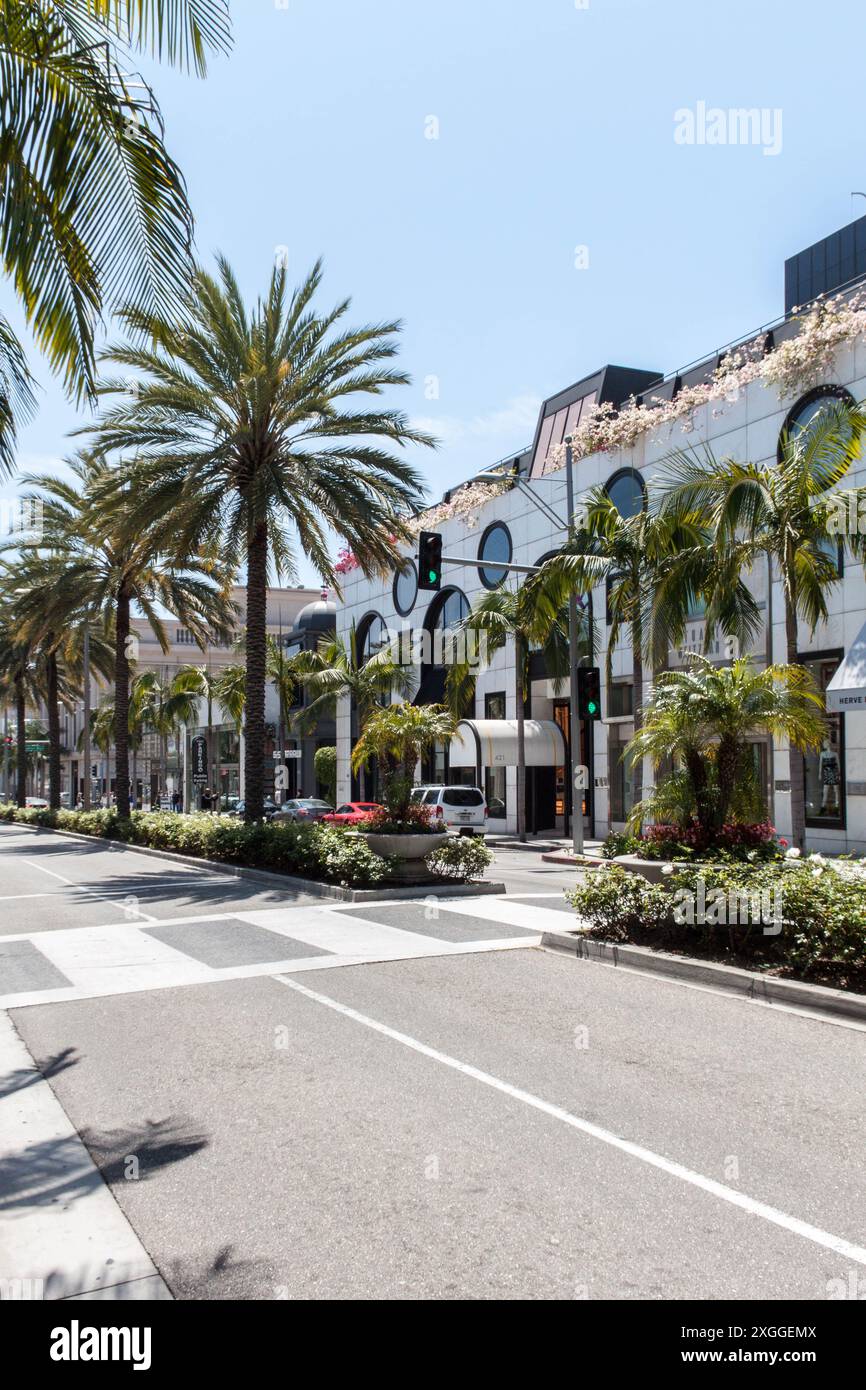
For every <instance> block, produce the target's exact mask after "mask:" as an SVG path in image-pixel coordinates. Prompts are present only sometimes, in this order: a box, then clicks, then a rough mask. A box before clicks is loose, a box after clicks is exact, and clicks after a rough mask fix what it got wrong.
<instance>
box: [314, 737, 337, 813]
mask: <svg viewBox="0 0 866 1390" xmlns="http://www.w3.org/2000/svg"><path fill="white" fill-rule="evenodd" d="M313 766H314V767H315V770H316V780H317V782H319V783H320V784H321V785H322V786H323V787H324V789H325V800H326V801H330V803H331V805H332V806H336V804H337V750H336V748H335V747H334V746H333V744H330V745H328V746H327V747H325V748H317V749H316V752H315V756H314V758H313Z"/></svg>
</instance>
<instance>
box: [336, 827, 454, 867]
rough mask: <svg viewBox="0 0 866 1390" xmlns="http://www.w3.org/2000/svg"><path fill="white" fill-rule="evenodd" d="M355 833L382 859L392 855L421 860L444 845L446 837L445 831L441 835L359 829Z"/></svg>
mask: <svg viewBox="0 0 866 1390" xmlns="http://www.w3.org/2000/svg"><path fill="white" fill-rule="evenodd" d="M357 834H358V835H359V836H360V837H361V839H362V840H366V841H367V844H368V846H369V848H370V849H371V850H372V851H373V853H374V854H381V856H382V858H383V859H388V858H391V857H392V856H393V857H395V858H397V859H407V860H416V859H417V860H421V861H422V862H423V860H424V858H425V856H426V855H428V854H430V853H431V852H432V851H433V850H434V849H438V848H439V846H440V845H444V843H445V841H446V840H447V839H448V835H447V833H444V832H443V833H442V834H441V835H376V834H374V833H370V832H369V831H363V830H359V831H358V832H357Z"/></svg>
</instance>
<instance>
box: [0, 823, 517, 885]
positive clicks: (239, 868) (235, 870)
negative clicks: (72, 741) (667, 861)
mask: <svg viewBox="0 0 866 1390" xmlns="http://www.w3.org/2000/svg"><path fill="white" fill-rule="evenodd" d="M9 824H10V825H12V826H14V828H15V830H27V831H29V832H30V834H32V835H64V836H65V837H66V838H67V839H68V840H77V841H83V842H84V844H88V845H94V844H96V845H99V844H101V845H106V846H109V847H112V848H114V847H116V848H117V849H128V850H130V851H131V852H132V853H133V854H147V855H150V856H152V858H154V859H166V860H168V862H169V863H173V864H184V865H189V866H190V867H191V868H194V869H197V868H205V869H210V870H211V871H212V872H213V873H217V874H225V875H226V877H227V878H239V879H246V880H247V881H249V882H250V883H262V884H264V885H266V886H267V887H269V888H286V889H291V890H296V891H298V892H302V893H307V894H308V895H309V896H310V897H313V898H331V899H333V900H335V901H336V902H341V903H367V902H386V901H388V899H391V898H429V897H437V898H477V897H481V896H485V895H487V894H495V893H504V892H505V891H506V890H505V884H504V883H488V882H486V881H485V882H482V883H451V884H449V883H445V884H442V883H428V884H426V885H425V884H418V885H413V886H407V887H405V888H341V887H340V886H339V884H336V883H319V882H318V881H317V880H316V879H312V878H296V877H294V876H293V875H292V874H280V873H277V872H276V871H271V870H269V869H247V868H245V867H244V866H243V865H241V864H223V863H222V862H221V861H220V860H218V859H201V858H197V857H196V855H194V854H177V853H175V851H174V850H169V849H152V848H151V847H150V846H149V845H135V844H130V843H128V842H127V841H126V840H108V839H103V837H102V836H100V835H79V834H78V832H77V831H75V830H53V829H51V828H50V827H49V826H44V825H20V824H18V823H17V822H15V821H10V822H9Z"/></svg>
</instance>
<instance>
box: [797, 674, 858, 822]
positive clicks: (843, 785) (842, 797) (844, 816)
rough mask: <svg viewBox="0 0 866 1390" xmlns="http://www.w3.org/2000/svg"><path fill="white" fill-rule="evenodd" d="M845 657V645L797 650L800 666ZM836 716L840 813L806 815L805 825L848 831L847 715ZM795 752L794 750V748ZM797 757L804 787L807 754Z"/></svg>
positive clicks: (799, 754)
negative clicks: (804, 650)
mask: <svg viewBox="0 0 866 1390" xmlns="http://www.w3.org/2000/svg"><path fill="white" fill-rule="evenodd" d="M844 657H845V649H844V647H829V648H827V649H826V650H824V651H820V652H797V655H796V658H795V660H796V663H797V665H798V666H807V665H809V663H810V662H813V661H833V660H836V661H839V662H841V661H843V660H844ZM835 717H836V718H837V719H838V721H839V815H838V816H835V817H834V818H833V819H832V820H831V819H830V818H829V817H827V816H808V815H807V816H806V817H805V825H806V829H807V830H842V831H844V832H845V834H847V833H848V787H847V773H848V769H847V765H846V761H845V715H844V714H843V713H842V712H841V711H838V712H836V714H835ZM792 753H793V750H792ZM796 756H797V757H800V758H802V760H803V789H804V792H805V785H806V755H805V753H798V754H797V755H796Z"/></svg>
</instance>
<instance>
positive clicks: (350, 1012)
mask: <svg viewBox="0 0 866 1390" xmlns="http://www.w3.org/2000/svg"><path fill="white" fill-rule="evenodd" d="M274 979H275V980H278V981H279V983H280V984H281V985H286V987H287V988H288V989H293V990H295V991H296V993H298V994H303V995H304V996H305V997H306V998H307V999H312V1000H313V1001H314V1002H315V1003H316V1004H324V1006H325V1007H326V1008H328V1009H333V1010H334V1012H335V1013H338V1014H342V1015H343V1016H344V1017H345V1018H350V1019H352V1020H353V1022H355V1023H360V1024H363V1026H364V1027H365V1028H371V1029H372V1030H373V1032H375V1033H381V1034H382V1036H383V1037H386V1038H390V1039H391V1040H392V1042H398V1043H401V1044H402V1046H403V1047H409V1048H411V1049H412V1051H413V1052H419V1053H420V1054H421V1056H422V1057H429V1058H430V1059H431V1060H432V1061H434V1062H439V1063H441V1065H442V1066H444V1067H450V1068H451V1070H452V1071H457V1072H460V1073H461V1074H462V1075H463V1076H468V1077H471V1079H472V1080H473V1081H478V1082H480V1083H481V1085H482V1086H489V1087H490V1088H491V1089H492V1090H494V1091H500V1092H501V1093H502V1094H503V1095H506V1096H509V1097H510V1098H511V1099H512V1100H518V1101H520V1102H521V1103H522V1104H523V1105H528V1106H530V1107H531V1108H532V1109H533V1110H540V1111H541V1113H542V1114H543V1115H549V1116H550V1118H551V1119H554V1120H559V1121H560V1123H561V1124H564V1125H568V1126H569V1127H570V1128H571V1129H577V1130H579V1131H580V1132H581V1133H582V1134H587V1135H589V1137H590V1138H591V1139H598V1140H600V1142H601V1143H602V1144H608V1145H609V1146H610V1147H611V1148H613V1149H618V1150H619V1151H620V1153H625V1154H629V1155H630V1157H632V1158H636V1159H639V1160H640V1162H641V1163H646V1164H648V1165H649V1166H650V1167H652V1168H658V1169H660V1171H661V1172H663V1173H667V1174H668V1175H669V1176H670V1177H673V1178H679V1180H680V1182H684V1183H688V1184H689V1185H690V1186H691V1187H697V1188H699V1189H700V1190H701V1191H702V1192H708V1193H709V1194H710V1195H711V1196H713V1197H718V1198H719V1199H720V1200H721V1201H723V1202H728V1203H729V1204H730V1205H731V1206H734V1207H739V1208H740V1210H741V1211H745V1212H748V1213H749V1215H750V1216H758V1217H760V1218H761V1219H762V1220H763V1221H768V1222H770V1223H771V1224H772V1225H774V1226H780V1227H781V1228H782V1230H784V1231H790V1232H791V1233H792V1234H793V1235H797V1236H802V1237H803V1239H804V1240H810V1241H812V1242H813V1244H815V1245H822V1246H823V1247H824V1248H825V1249H826V1250H832V1251H833V1252H834V1254H836V1255H841V1256H842V1257H843V1259H846V1260H853V1261H854V1262H855V1263H856V1264H861V1265H866V1249H864V1247H863V1246H862V1245H854V1244H852V1242H851V1241H848V1240H845V1239H844V1238H843V1237H842V1236H834V1235H832V1234H831V1233H830V1232H829V1231H822V1230H821V1228H820V1227H819V1226H812V1225H810V1224H809V1222H808V1221H801V1220H800V1219H799V1218H798V1217H796V1216H789V1215H788V1214H787V1213H786V1212H783V1211H779V1210H778V1209H777V1208H776V1207H771V1206H768V1205H767V1203H766V1202H759V1201H756V1199H755V1198H754V1197H748V1196H747V1195H746V1194H745V1193H744V1192H737V1190H736V1188H733V1187H726V1186H725V1184H724V1183H721V1182H716V1181H715V1179H714V1178H707V1177H705V1176H704V1175H703V1173H696V1172H694V1171H693V1169H691V1168H685V1167H684V1166H683V1165H682V1164H681V1163H674V1162H672V1161H671V1159H669V1158H665V1157H664V1156H663V1155H662V1154H657V1153H654V1152H653V1151H652V1149H645V1148H644V1147H643V1145H642V1144H633V1143H632V1142H631V1140H630V1139H623V1138H621V1137H620V1135H618V1134H614V1133H613V1132H612V1130H609V1129H602V1128H601V1126H600V1125H595V1124H593V1123H592V1122H591V1121H590V1120H582V1119H581V1118H580V1116H578V1115H572V1114H571V1112H570V1111H568V1110H563V1109H562V1107H561V1106H559V1105H553V1104H551V1102H550V1101H547V1100H542V1099H541V1097H540V1096H534V1095H533V1094H532V1092H531V1091H523V1090H521V1089H520V1087H519V1086H512V1085H511V1083H510V1082H509V1081H501V1080H500V1079H499V1077H497V1076H492V1075H491V1074H490V1072H486V1071H480V1070H479V1069H478V1067H473V1066H470V1064H469V1063H468V1062H460V1061H458V1059H457V1058H456V1057H449V1056H448V1054H447V1053H446V1052H440V1051H439V1050H438V1049H437V1048H435V1047H428V1046H427V1044H426V1043H422V1042H419V1041H418V1039H417V1038H411V1037H409V1035H408V1034H407V1033H400V1032H398V1031H397V1030H396V1029H395V1028H389V1027H388V1025H387V1024H386V1023H379V1021H378V1020H377V1019H375V1018H370V1017H368V1015H367V1014H362V1013H359V1012H358V1011H357V1009H351V1008H349V1006H348V1005H346V1004H341V1003H340V1002H339V1000H337V999H331V998H329V996H328V995H326V994H318V993H317V992H316V991H315V990H312V989H308V988H307V986H306V985H302V984H300V982H299V981H298V980H290V979H287V978H286V977H285V976H284V975H275V976H274Z"/></svg>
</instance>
